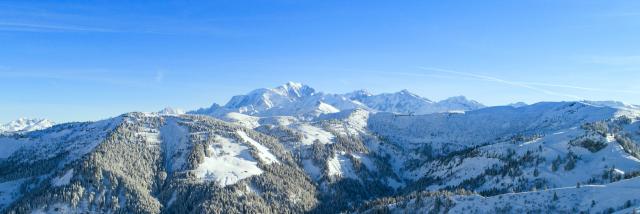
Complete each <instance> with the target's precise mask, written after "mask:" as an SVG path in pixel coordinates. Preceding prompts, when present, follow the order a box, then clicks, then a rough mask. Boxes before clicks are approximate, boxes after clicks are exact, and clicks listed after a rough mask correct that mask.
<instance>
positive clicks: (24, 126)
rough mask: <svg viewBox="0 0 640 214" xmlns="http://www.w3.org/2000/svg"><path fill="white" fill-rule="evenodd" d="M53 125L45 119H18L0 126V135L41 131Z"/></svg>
mask: <svg viewBox="0 0 640 214" xmlns="http://www.w3.org/2000/svg"><path fill="white" fill-rule="evenodd" d="M53 125H55V123H54V122H53V121H51V120H47V119H27V118H20V119H18V120H14V121H11V122H8V123H6V124H3V125H0V134H2V133H7V134H8V133H17V132H30V131H36V130H42V129H46V128H49V127H51V126H53Z"/></svg>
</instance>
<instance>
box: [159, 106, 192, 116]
mask: <svg viewBox="0 0 640 214" xmlns="http://www.w3.org/2000/svg"><path fill="white" fill-rule="evenodd" d="M158 114H160V115H181V114H185V111H184V110H182V109H179V108H171V107H166V108H164V109H162V110H160V111H159V112H158Z"/></svg>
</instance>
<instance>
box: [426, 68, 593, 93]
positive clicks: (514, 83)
mask: <svg viewBox="0 0 640 214" xmlns="http://www.w3.org/2000/svg"><path fill="white" fill-rule="evenodd" d="M418 68H419V69H422V70H426V71H435V72H442V73H449V74H456V75H460V76H466V77H471V78H475V79H478V80H483V81H490V82H497V83H501V84H505V85H510V86H514V87H519V88H525V89H529V90H533V91H537V92H540V93H544V94H547V95H553V96H559V97H566V98H571V99H577V100H584V98H582V97H579V96H577V95H573V94H567V93H561V92H557V91H552V90H548V89H543V88H540V87H536V86H534V85H532V84H528V83H527V82H518V81H511V80H506V79H502V78H498V77H493V76H487V75H481V74H475V73H469V72H460V71H453V70H448V69H441V68H430V67H418Z"/></svg>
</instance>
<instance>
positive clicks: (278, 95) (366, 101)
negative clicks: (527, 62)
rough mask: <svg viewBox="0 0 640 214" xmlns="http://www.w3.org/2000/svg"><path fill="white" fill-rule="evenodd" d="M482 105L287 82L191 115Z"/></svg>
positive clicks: (307, 114)
mask: <svg viewBox="0 0 640 214" xmlns="http://www.w3.org/2000/svg"><path fill="white" fill-rule="evenodd" d="M483 107H484V105H482V104H480V103H478V102H476V101H473V100H468V99H466V98H465V97H463V96H459V97H452V98H449V99H446V100H443V101H440V102H433V101H431V100H429V99H427V98H424V97H421V96H419V95H417V94H415V93H412V92H410V91H409V90H407V89H404V90H401V91H399V92H395V93H382V94H377V95H374V94H372V93H370V92H368V91H367V90H365V89H362V90H357V91H354V92H351V93H346V94H327V93H322V92H317V91H316V90H315V89H314V88H312V87H310V86H308V85H305V84H302V83H296V82H288V83H286V84H284V85H281V86H278V87H275V88H262V89H256V90H253V91H251V92H249V93H248V94H246V95H237V96H234V97H232V98H231V100H230V101H229V102H228V103H227V104H225V105H224V106H220V105H218V104H213V105H212V106H211V107H210V108H204V109H199V110H196V111H193V112H191V113H195V114H207V115H212V116H223V115H225V114H227V113H230V112H237V113H242V114H247V115H252V116H296V117H301V118H314V117H317V116H319V115H321V114H327V113H335V112H338V111H344V110H351V109H356V108H361V109H366V110H370V111H374V112H392V113H402V114H406V113H415V114H430V113H438V112H449V111H471V110H476V109H480V108H483Z"/></svg>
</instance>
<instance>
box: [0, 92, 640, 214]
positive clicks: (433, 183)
mask: <svg viewBox="0 0 640 214" xmlns="http://www.w3.org/2000/svg"><path fill="white" fill-rule="evenodd" d="M289 92H291V93H292V94H298V95H301V96H302V95H304V94H312V93H314V92H312V91H311V90H309V89H303V88H300V87H298V88H297V89H296V90H293V91H289ZM410 97H412V96H410ZM377 99H381V98H375V100H377ZM233 100H236V101H234V102H232V103H235V104H238V105H244V106H254V107H256V106H261V105H258V104H260V103H262V101H264V100H262V99H258V101H256V100H253V99H247V98H246V97H244V98H242V97H240V98H234V99H233ZM392 100H395V99H392ZM254 101H256V102H254ZM290 101H291V100H290ZM291 102H294V103H295V102H298V101H296V100H292V101H291ZM291 102H289V101H282V103H284V104H282V105H287V106H288V105H290V103H291ZM385 102H386V101H385ZM394 102H397V103H404V101H402V102H400V101H397V100H395V101H394ZM248 103H252V104H248ZM235 104H234V105H235ZM254 104H255V105H254ZM271 104H274V105H271V106H269V107H265V106H262V107H264V109H260V108H253V109H254V110H258V109H259V110H260V111H257V112H265V111H267V112H273V111H275V110H269V109H285V108H281V107H279V106H277V105H275V102H272V103H271ZM369 105H371V104H369ZM227 110H228V109H227ZM227 110H224V111H216V113H215V114H213V115H212V114H209V113H211V112H207V115H199V114H182V112H178V111H162V112H160V113H128V114H124V115H121V116H118V117H115V118H111V119H107V120H103V121H98V122H85V123H67V124H60V125H56V126H53V127H51V128H47V129H44V130H40V131H32V132H19V133H13V134H8V135H6V136H0V148H1V149H0V210H1V211H0V212H3V213H34V212H35V213H38V212H44V213H85V212H95V213H336V212H363V213H378V212H392V213H407V212H409V213H412V212H421V213H423V212H431V213H496V212H498V213H500V212H502V213H513V212H518V213H520V212H533V213H555V212H560V213H575V212H581V211H584V212H589V213H605V212H613V211H619V212H622V213H625V212H629V210H633V208H637V207H640V200H639V199H638V198H637V197H636V196H637V195H638V193H639V192H638V191H637V190H638V189H639V188H640V186H638V184H639V182H638V178H637V177H638V176H639V175H640V160H639V158H640V145H639V142H640V122H639V120H638V119H639V116H640V111H638V109H637V108H635V107H633V106H621V105H613V104H611V103H594V102H550V103H538V104H534V105H521V106H518V107H513V106H504V107H486V108H481V109H477V110H472V111H466V112H460V111H455V112H450V111H449V112H442V113H431V114H424V115H413V114H397V113H389V112H381V111H379V110H372V109H370V108H359V107H358V108H353V109H344V110H339V111H337V112H333V113H323V114H319V115H317V116H313V117H309V115H307V114H302V115H301V114H299V113H300V112H299V111H292V112H284V113H279V114H282V115H275V116H273V115H270V114H264V115H263V114H260V113H255V114H252V115H249V114H243V113H240V112H239V111H235V110H234V111H227ZM192 113H197V112H192ZM245 113H246V112H245ZM214 116H215V117H214Z"/></svg>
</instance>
